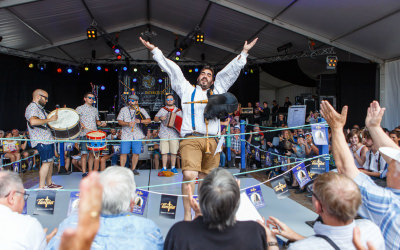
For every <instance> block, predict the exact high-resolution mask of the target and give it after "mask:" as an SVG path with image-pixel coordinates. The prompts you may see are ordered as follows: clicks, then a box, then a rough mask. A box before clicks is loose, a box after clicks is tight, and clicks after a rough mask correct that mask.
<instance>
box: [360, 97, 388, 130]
mask: <svg viewBox="0 0 400 250" xmlns="http://www.w3.org/2000/svg"><path fill="white" fill-rule="evenodd" d="M385 110H386V109H385V108H381V106H380V105H379V102H377V101H373V102H372V103H371V104H370V105H369V108H368V112H367V117H366V118H365V125H366V126H367V127H379V126H380V125H381V121H382V117H383V114H384V113H385Z"/></svg>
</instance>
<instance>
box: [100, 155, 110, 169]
mask: <svg viewBox="0 0 400 250" xmlns="http://www.w3.org/2000/svg"><path fill="white" fill-rule="evenodd" d="M110 158H111V155H105V156H103V157H101V160H100V170H101V171H104V169H106V162H107V160H108V159H110Z"/></svg>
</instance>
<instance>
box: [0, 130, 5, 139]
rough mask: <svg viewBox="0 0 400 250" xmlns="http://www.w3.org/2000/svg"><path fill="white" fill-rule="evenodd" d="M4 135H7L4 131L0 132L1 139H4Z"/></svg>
mask: <svg viewBox="0 0 400 250" xmlns="http://www.w3.org/2000/svg"><path fill="white" fill-rule="evenodd" d="M4 135H5V133H4V130H0V138H4Z"/></svg>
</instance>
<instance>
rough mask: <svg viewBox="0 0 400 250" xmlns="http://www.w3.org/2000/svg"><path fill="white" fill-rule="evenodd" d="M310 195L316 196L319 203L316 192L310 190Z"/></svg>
mask: <svg viewBox="0 0 400 250" xmlns="http://www.w3.org/2000/svg"><path fill="white" fill-rule="evenodd" d="M310 193H311V195H312V196H314V197H315V199H317V201H319V198H318V196H317V195H316V194H315V193H314V191H313V190H310Z"/></svg>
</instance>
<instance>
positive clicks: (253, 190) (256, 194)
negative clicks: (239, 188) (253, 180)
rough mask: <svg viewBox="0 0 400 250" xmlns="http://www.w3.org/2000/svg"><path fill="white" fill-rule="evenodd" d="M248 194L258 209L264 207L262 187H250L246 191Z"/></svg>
mask: <svg viewBox="0 0 400 250" xmlns="http://www.w3.org/2000/svg"><path fill="white" fill-rule="evenodd" d="M246 194H247V196H248V197H249V199H250V200H251V202H252V203H253V205H254V206H255V207H256V208H260V207H264V206H265V202H264V197H263V194H262V192H261V188H260V186H255V187H250V188H248V189H246Z"/></svg>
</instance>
